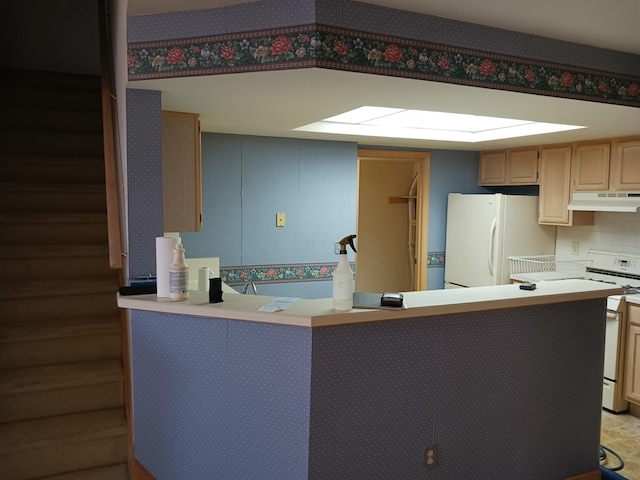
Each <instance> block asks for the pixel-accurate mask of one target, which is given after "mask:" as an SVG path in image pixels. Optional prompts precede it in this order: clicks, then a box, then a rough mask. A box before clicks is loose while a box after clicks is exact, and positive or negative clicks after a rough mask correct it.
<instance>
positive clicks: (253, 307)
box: [118, 280, 640, 327]
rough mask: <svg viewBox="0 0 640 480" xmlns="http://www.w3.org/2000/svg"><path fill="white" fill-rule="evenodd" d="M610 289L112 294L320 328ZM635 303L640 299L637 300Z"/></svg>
mask: <svg viewBox="0 0 640 480" xmlns="http://www.w3.org/2000/svg"><path fill="white" fill-rule="evenodd" d="M621 292H622V289H620V288H619V287H616V286H614V285H611V284H606V283H601V282H592V281H589V280H559V281H553V282H539V283H538V284H537V289H536V290H533V291H527V290H520V289H519V288H518V285H517V284H512V285H498V286H491V287H475V288H458V289H451V290H428V291H419V292H405V293H403V295H404V303H405V305H406V307H407V308H406V309H404V310H377V309H352V310H350V311H347V312H341V311H337V310H334V309H333V308H332V300H331V299H330V298H321V299H314V300H304V299H300V300H298V301H296V302H295V303H293V305H292V306H291V307H290V308H288V309H287V310H283V311H279V312H273V313H270V312H260V311H258V310H259V308H260V307H262V306H264V305H267V304H269V303H271V302H272V301H273V300H275V299H276V297H268V296H263V295H237V294H227V295H223V301H222V302H221V303H209V294H208V292H200V291H191V292H189V298H188V299H187V300H185V301H180V302H174V301H171V300H169V299H168V298H158V297H157V296H156V295H132V296H121V295H118V306H119V307H121V308H127V309H131V310H144V311H150V312H161V313H170V314H177V315H193V316H198V317H211V318H226V319H230V320H247V321H253V322H264V323H273V324H282V325H295V326H300V327H323V326H329V325H342V324H352V323H362V322H374V321H380V320H392V319H400V318H416V317H425V316H431V315H444V314H453V313H466V312H475V311H482V310H493V309H500V308H514V307H525V306H533V305H543V304H548V303H559V302H567V301H576V300H589V299H593V298H605V297H607V296H609V295H615V294H620V293H621ZM639 302H640V299H639Z"/></svg>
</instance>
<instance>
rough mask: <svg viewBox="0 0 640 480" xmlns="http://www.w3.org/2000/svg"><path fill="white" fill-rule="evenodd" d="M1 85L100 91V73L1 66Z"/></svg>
mask: <svg viewBox="0 0 640 480" xmlns="http://www.w3.org/2000/svg"><path fill="white" fill-rule="evenodd" d="M0 85H14V86H21V87H36V88H41V87H46V88H47V89H49V90H73V91H89V92H99V91H100V77H99V76H98V75H83V74H78V73H61V72H48V71H41V70H30V69H19V68H0Z"/></svg>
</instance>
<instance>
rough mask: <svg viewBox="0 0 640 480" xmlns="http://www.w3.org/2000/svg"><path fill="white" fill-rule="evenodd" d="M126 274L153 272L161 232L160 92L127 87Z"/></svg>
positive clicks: (133, 275)
mask: <svg viewBox="0 0 640 480" xmlns="http://www.w3.org/2000/svg"><path fill="white" fill-rule="evenodd" d="M127 156H128V164H127V215H128V238H129V249H128V253H129V255H128V262H129V277H130V278H136V277H138V276H145V275H149V274H150V273H153V274H155V271H156V240H155V238H156V237H160V236H162V235H163V219H162V107H161V94H160V92H156V91H149V90H133V89H128V90H127Z"/></svg>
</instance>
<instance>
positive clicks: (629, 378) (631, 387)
mask: <svg viewBox="0 0 640 480" xmlns="http://www.w3.org/2000/svg"><path fill="white" fill-rule="evenodd" d="M624 396H625V399H626V400H628V401H630V402H633V403H639V404H640V307H639V306H636V305H629V327H628V330H627V352H626V363H625V373H624Z"/></svg>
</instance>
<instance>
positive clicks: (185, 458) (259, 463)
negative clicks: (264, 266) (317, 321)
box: [131, 311, 311, 480]
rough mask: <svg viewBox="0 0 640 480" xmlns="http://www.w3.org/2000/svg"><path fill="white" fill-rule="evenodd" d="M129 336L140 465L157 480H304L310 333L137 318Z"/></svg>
mask: <svg viewBox="0 0 640 480" xmlns="http://www.w3.org/2000/svg"><path fill="white" fill-rule="evenodd" d="M131 333H132V339H133V342H134V343H133V382H134V386H135V388H134V391H133V404H134V410H135V414H134V432H135V444H136V458H138V459H139V460H140V461H142V463H143V465H145V467H146V468H147V469H148V470H149V471H150V472H151V473H152V474H153V475H154V476H155V477H156V478H157V479H158V480H162V479H166V480H177V479H189V480H198V479H202V480H205V479H206V480H211V479H229V480H230V479H234V478H235V479H247V480H249V479H252V480H253V479H259V478H262V479H268V478H270V479H274V480H275V479H278V480H286V479H291V480H294V479H296V480H297V479H302V478H306V475H307V464H308V451H309V448H308V447H309V439H308V428H309V408H310V400H309V399H310V390H311V389H310V372H311V358H310V357H309V355H308V353H309V351H310V349H311V330H309V329H303V328H280V327H278V326H276V325H267V324H258V323H251V322H231V321H227V320H220V319H211V318H199V317H179V316H175V315H165V314H155V313H150V312H140V311H132V312H131ZM274 352H279V353H278V355H276V356H274V355H273V353H274ZM275 439H277V441H274V440H275Z"/></svg>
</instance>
